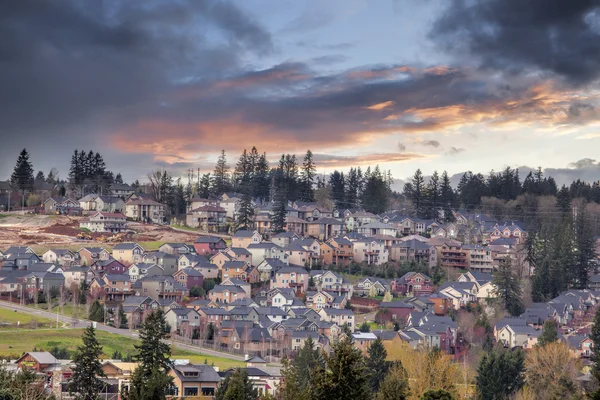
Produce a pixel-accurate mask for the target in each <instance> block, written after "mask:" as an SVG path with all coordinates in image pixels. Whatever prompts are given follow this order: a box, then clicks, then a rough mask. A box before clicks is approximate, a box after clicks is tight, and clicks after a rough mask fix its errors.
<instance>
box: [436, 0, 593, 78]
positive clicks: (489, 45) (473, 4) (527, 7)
mask: <svg viewBox="0 0 600 400" xmlns="http://www.w3.org/2000/svg"><path fill="white" fill-rule="evenodd" d="M447 3H448V8H447V10H446V12H445V13H444V14H442V16H441V17H440V18H439V19H438V20H437V21H436V23H435V24H434V27H433V30H432V32H431V36H432V37H433V38H434V40H436V41H438V42H439V43H440V44H442V45H443V46H444V47H445V48H447V49H448V50H451V51H453V52H457V51H459V52H465V53H468V54H471V55H473V56H475V57H476V59H478V60H479V61H480V62H481V65H482V66H483V67H489V68H494V69H499V70H501V71H509V72H512V73H522V72H526V73H527V72H534V73H536V72H540V71H541V72H547V73H552V74H555V75H557V76H561V77H564V78H565V79H566V80H568V81H570V82H571V83H576V84H581V83H585V82H589V81H591V80H595V79H597V78H598V76H599V75H600V2H599V1H598V0H475V1H467V0H450V1H448V2H447ZM523 70H525V71H523Z"/></svg>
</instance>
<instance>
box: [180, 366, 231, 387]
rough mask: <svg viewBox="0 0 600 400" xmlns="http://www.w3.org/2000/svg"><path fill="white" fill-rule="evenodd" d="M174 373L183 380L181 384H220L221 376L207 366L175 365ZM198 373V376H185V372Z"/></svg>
mask: <svg viewBox="0 0 600 400" xmlns="http://www.w3.org/2000/svg"><path fill="white" fill-rule="evenodd" d="M171 369H172V370H173V372H175V374H176V375H177V377H178V378H179V379H180V380H181V382H217V383H218V382H220V381H221V376H220V375H219V373H218V372H217V371H216V370H215V369H214V368H213V367H211V366H210V365H205V364H188V365H174V366H172V367H171ZM192 371H198V375H197V376H189V375H188V376H185V375H184V374H185V372H192Z"/></svg>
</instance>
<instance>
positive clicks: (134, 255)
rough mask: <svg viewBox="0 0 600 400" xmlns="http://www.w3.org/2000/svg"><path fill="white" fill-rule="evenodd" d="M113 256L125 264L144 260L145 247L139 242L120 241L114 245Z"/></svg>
mask: <svg viewBox="0 0 600 400" xmlns="http://www.w3.org/2000/svg"><path fill="white" fill-rule="evenodd" d="M112 256H113V257H114V258H115V259H116V260H118V261H119V262H121V263H123V264H125V265H131V264H137V263H140V262H142V260H143V256H144V248H143V247H142V246H140V245H139V244H137V243H119V244H117V245H115V246H114V247H113V252H112Z"/></svg>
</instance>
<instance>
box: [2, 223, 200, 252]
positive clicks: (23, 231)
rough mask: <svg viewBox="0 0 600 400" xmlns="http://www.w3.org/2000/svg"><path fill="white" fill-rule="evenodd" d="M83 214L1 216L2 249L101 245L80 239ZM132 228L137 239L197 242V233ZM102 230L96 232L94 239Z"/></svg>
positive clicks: (131, 238) (133, 238)
mask: <svg viewBox="0 0 600 400" xmlns="http://www.w3.org/2000/svg"><path fill="white" fill-rule="evenodd" d="M80 219H81V217H69V216H64V215H33V216H32V215H8V216H6V215H5V216H2V217H1V218H0V248H2V249H4V248H7V247H9V246H17V245H42V246H47V247H55V246H60V245H68V244H80V243H81V244H83V243H86V244H98V242H96V241H95V240H93V241H91V242H90V241H82V240H79V239H77V237H76V236H77V234H78V233H80V232H81V231H80V230H79V220H80ZM129 229H131V230H133V231H135V232H137V233H136V234H132V235H130V236H129V237H128V239H127V241H134V242H193V241H194V240H195V239H196V237H197V235H196V234H194V233H186V232H179V231H174V230H173V229H171V228H169V227H165V226H157V225H146V224H140V223H135V222H131V223H129ZM102 235H103V234H102V233H92V237H93V238H94V239H98V238H99V237H100V236H102Z"/></svg>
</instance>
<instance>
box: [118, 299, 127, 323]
mask: <svg viewBox="0 0 600 400" xmlns="http://www.w3.org/2000/svg"><path fill="white" fill-rule="evenodd" d="M118 312H119V326H118V328H121V329H127V326H128V321H127V314H125V311H123V304H122V303H121V304H119V311H118Z"/></svg>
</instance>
